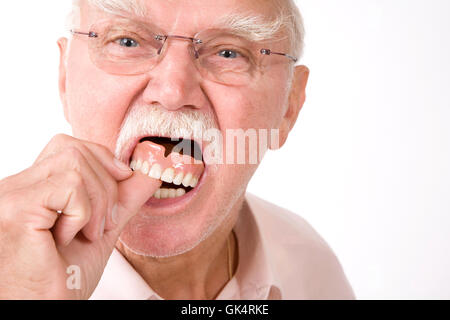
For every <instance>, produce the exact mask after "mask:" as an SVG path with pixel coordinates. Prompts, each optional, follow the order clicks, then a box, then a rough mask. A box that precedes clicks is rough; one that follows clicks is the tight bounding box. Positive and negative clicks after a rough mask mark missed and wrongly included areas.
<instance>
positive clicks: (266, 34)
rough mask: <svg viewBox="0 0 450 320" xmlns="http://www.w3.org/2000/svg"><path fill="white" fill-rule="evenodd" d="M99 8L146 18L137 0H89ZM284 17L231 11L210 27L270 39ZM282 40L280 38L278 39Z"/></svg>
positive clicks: (145, 13)
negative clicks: (270, 18) (270, 17)
mask: <svg viewBox="0 0 450 320" xmlns="http://www.w3.org/2000/svg"><path fill="white" fill-rule="evenodd" d="M90 2H91V3H92V4H94V5H95V6H97V7H98V8H99V9H101V10H103V11H105V12H107V13H109V14H113V15H120V16H123V15H124V14H131V15H133V16H137V17H139V18H148V16H147V8H146V7H145V6H144V5H143V4H142V2H141V1H139V0H116V1H106V0H90ZM284 19H285V17H284V16H281V17H279V18H278V19H273V20H268V19H267V17H266V16H263V15H255V14H254V13H250V12H248V13H244V12H232V13H229V14H226V15H224V16H222V17H219V18H218V19H216V21H215V23H214V24H213V26H212V28H217V29H226V30H227V31H229V32H230V33H232V34H235V35H238V36H240V37H242V38H244V39H247V40H250V41H264V40H271V39H273V38H275V36H276V35H277V34H278V33H279V31H280V30H281V29H282V27H283V25H284V23H285V21H284ZM280 40H282V39H280Z"/></svg>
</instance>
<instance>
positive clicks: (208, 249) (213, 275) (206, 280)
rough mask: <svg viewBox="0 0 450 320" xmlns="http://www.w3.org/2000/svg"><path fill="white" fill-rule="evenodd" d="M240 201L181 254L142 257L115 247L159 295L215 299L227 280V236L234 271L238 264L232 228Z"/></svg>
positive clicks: (169, 298) (120, 244)
mask: <svg viewBox="0 0 450 320" xmlns="http://www.w3.org/2000/svg"><path fill="white" fill-rule="evenodd" d="M243 201H244V197H242V199H240V200H239V201H238V202H237V203H236V205H235V206H234V208H233V210H232V211H231V212H230V213H229V215H228V218H227V219H225V221H224V222H223V223H222V224H221V225H220V226H219V227H218V228H217V229H216V231H215V232H214V233H213V234H212V235H211V236H209V237H208V238H207V239H205V240H204V241H202V242H201V243H200V244H199V245H197V246H196V247H195V248H193V249H192V250H190V251H188V252H186V253H183V254H181V255H178V256H174V257H168V258H153V257H143V256H140V255H136V254H134V253H132V252H130V251H129V250H128V249H127V248H125V247H124V246H123V245H122V243H121V242H118V243H117V249H118V250H119V251H120V252H121V253H122V255H123V256H124V257H125V258H126V259H127V260H128V262H130V264H131V265H132V266H133V267H134V269H135V270H136V271H137V272H138V273H139V274H140V275H141V277H142V278H143V279H144V280H145V281H146V282H147V283H148V284H149V286H150V287H151V288H152V290H153V291H155V292H156V293H158V294H159V296H161V297H162V298H164V299H167V300H177V299H188V300H196V299H202V300H203V299H205V300H207V299H214V298H215V297H216V296H217V295H218V294H219V293H220V291H221V290H222V289H223V287H224V286H225V285H226V283H227V282H228V281H229V259H228V240H229V241H230V257H231V258H232V259H231V263H232V266H231V269H232V271H233V274H234V270H236V267H237V263H238V261H237V260H238V252H237V241H236V239H235V237H234V235H233V232H232V229H233V226H234V224H235V222H236V220H237V217H238V215H239V213H240V210H241V208H242V204H243Z"/></svg>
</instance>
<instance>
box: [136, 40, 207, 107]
mask: <svg viewBox="0 0 450 320" xmlns="http://www.w3.org/2000/svg"><path fill="white" fill-rule="evenodd" d="M190 45H191V44H190V42H189V41H186V40H178V39H168V40H167V42H166V43H165V45H164V49H163V50H162V52H161V55H162V56H161V58H160V61H159V63H158V64H157V65H156V66H155V67H154V68H153V69H152V70H151V71H149V72H148V74H149V76H150V77H149V82H148V84H147V87H146V88H145V90H144V93H143V98H144V102H145V103H148V104H160V105H161V106H163V107H165V108H166V109H167V110H170V111H176V110H178V109H180V108H183V107H189V108H197V109H200V108H202V107H204V106H205V105H206V103H207V101H208V99H207V98H206V97H205V94H204V92H203V90H202V87H201V76H200V74H199V72H198V70H197V68H196V65H195V61H194V56H193V54H192V52H191V50H190V47H189V46H190Z"/></svg>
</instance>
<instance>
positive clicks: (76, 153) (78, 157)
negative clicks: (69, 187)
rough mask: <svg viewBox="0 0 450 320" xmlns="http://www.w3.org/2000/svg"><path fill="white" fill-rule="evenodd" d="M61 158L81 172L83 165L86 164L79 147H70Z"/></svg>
mask: <svg viewBox="0 0 450 320" xmlns="http://www.w3.org/2000/svg"><path fill="white" fill-rule="evenodd" d="M61 157H63V158H64V159H65V160H66V161H67V162H68V163H69V164H70V167H72V168H73V169H74V170H77V171H80V170H81V166H82V163H83V162H84V157H83V154H82V153H81V151H80V150H79V149H78V148H77V147H73V146H71V147H68V148H67V149H65V150H64V152H62V154H61Z"/></svg>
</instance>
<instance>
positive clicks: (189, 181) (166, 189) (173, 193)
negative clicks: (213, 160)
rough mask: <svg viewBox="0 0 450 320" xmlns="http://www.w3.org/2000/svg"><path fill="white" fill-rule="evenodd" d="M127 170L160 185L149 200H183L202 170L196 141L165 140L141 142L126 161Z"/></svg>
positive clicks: (144, 139)
mask: <svg viewBox="0 0 450 320" xmlns="http://www.w3.org/2000/svg"><path fill="white" fill-rule="evenodd" d="M130 168H131V169H132V170H133V171H138V170H139V171H140V172H142V173H143V174H145V175H148V176H149V177H151V178H153V179H159V180H161V181H162V182H163V183H162V185H161V187H160V188H159V189H158V190H157V191H156V192H155V194H154V195H153V197H152V199H153V198H155V199H168V198H178V197H183V196H184V195H186V194H187V193H189V192H191V191H192V190H194V189H195V188H196V186H197V184H198V182H199V180H200V178H201V176H202V174H203V172H204V170H205V166H204V163H203V161H202V153H201V148H200V146H199V145H198V143H197V142H196V141H193V140H190V139H181V140H180V139H172V138H165V137H145V138H142V139H141V140H140V141H139V143H138V144H137V146H136V148H135V150H134V152H133V154H132V156H131V158H130Z"/></svg>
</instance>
